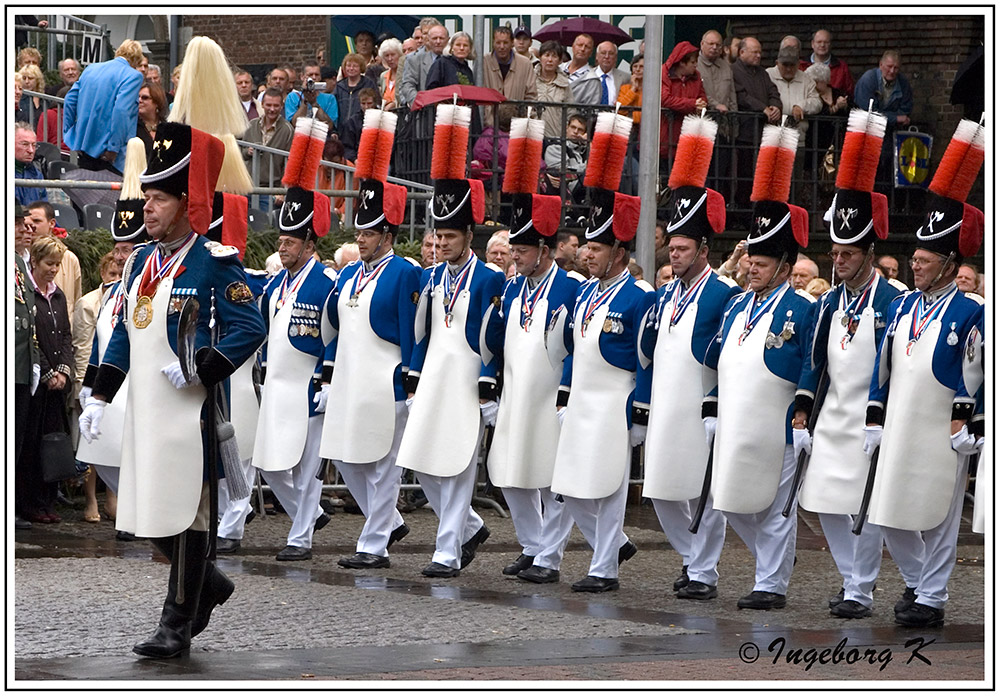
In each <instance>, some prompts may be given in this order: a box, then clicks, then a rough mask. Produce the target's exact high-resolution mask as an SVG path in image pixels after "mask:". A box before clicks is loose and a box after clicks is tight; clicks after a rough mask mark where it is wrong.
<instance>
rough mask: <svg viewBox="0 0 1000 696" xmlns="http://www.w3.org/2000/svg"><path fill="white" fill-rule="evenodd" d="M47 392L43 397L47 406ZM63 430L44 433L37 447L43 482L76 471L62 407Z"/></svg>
mask: <svg viewBox="0 0 1000 696" xmlns="http://www.w3.org/2000/svg"><path fill="white" fill-rule="evenodd" d="M48 398H49V394H48V392H46V394H45V399H46V404H45V406H46V407H47V406H48V403H47V402H48ZM62 417H63V432H59V431H56V432H53V433H45V434H44V435H42V443H41V447H40V448H39V461H40V462H41V469H42V480H43V481H45V483H57V482H59V481H65V480H67V479H71V478H74V477H75V476H76V475H77V471H76V454H75V453H74V452H73V442H72V440H70V437H69V433H67V432H66V430H68V429H69V423H68V421H67V418H66V410H65V408H63V409H62Z"/></svg>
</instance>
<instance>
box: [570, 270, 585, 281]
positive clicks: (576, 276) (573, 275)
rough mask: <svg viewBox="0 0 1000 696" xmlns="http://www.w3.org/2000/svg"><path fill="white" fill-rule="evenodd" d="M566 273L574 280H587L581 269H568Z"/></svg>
mask: <svg viewBox="0 0 1000 696" xmlns="http://www.w3.org/2000/svg"><path fill="white" fill-rule="evenodd" d="M566 275H568V276H569V277H570V278H573V279H574V280H579V281H580V282H581V283H586V282H587V278H586V277H585V276H584V275H583V274H582V273H580V272H579V271H566Z"/></svg>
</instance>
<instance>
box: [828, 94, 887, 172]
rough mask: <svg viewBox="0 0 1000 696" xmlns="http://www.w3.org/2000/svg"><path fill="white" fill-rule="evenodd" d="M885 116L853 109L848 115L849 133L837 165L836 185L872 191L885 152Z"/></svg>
mask: <svg viewBox="0 0 1000 696" xmlns="http://www.w3.org/2000/svg"><path fill="white" fill-rule="evenodd" d="M886 122H887V121H886V117H885V116H883V115H882V114H880V113H877V112H873V111H864V110H863V109H854V110H852V111H851V113H850V115H849V116H848V117H847V133H846V135H845V136H844V147H843V148H842V149H841V153H840V165H839V167H838V168H837V188H840V189H850V190H852V191H871V190H872V189H873V188H875V171H876V170H877V169H878V160H879V156H880V154H881V152H882V138H883V137H884V136H885V128H886Z"/></svg>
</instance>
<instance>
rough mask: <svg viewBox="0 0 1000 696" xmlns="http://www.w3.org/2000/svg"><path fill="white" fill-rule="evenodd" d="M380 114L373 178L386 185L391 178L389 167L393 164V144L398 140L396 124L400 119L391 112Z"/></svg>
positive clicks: (380, 112) (381, 112)
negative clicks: (389, 177) (386, 181)
mask: <svg viewBox="0 0 1000 696" xmlns="http://www.w3.org/2000/svg"><path fill="white" fill-rule="evenodd" d="M378 113H379V114H381V118H380V119H379V124H378V145H377V147H376V149H375V161H374V162H373V163H372V178H373V179H378V180H379V181H381V182H383V183H384V182H385V180H386V179H387V178H388V176H389V165H390V164H391V163H392V144H393V143H394V142H395V140H396V122H397V121H398V120H399V117H398V116H396V114H394V113H391V112H389V111H379V112H378Z"/></svg>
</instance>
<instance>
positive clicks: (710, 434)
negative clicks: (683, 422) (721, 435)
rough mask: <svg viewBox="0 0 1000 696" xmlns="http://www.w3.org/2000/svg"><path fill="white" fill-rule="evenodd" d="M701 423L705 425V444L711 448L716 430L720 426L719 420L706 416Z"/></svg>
mask: <svg viewBox="0 0 1000 696" xmlns="http://www.w3.org/2000/svg"><path fill="white" fill-rule="evenodd" d="M701 422H702V423H704V424H705V442H707V443H708V446H709V447H711V446H712V440H714V439H715V429H716V428H717V427H718V426H719V419H718V418H716V417H715V416H705V417H704V418H702V419H701Z"/></svg>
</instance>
